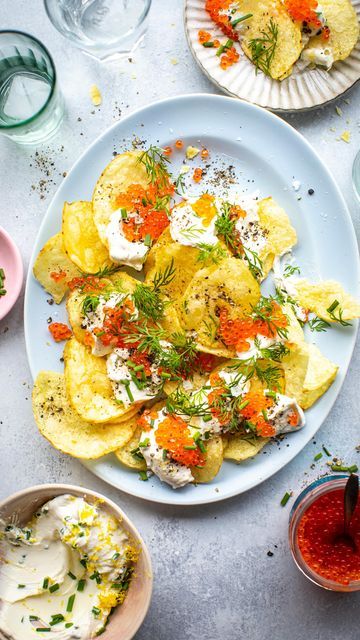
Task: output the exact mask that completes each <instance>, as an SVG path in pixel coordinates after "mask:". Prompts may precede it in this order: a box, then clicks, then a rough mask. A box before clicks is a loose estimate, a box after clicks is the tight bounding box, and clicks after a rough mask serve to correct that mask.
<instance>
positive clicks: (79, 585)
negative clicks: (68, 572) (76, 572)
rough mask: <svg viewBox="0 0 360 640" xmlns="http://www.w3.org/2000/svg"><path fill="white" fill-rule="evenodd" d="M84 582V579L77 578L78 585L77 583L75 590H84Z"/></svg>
mask: <svg viewBox="0 0 360 640" xmlns="http://www.w3.org/2000/svg"><path fill="white" fill-rule="evenodd" d="M90 579H91V578H90ZM85 584H86V580H84V579H83V580H79V582H78V585H77V590H78V591H84V587H85Z"/></svg>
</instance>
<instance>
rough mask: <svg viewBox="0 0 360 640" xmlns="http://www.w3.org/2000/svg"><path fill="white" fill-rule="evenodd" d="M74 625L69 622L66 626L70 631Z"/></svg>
mask: <svg viewBox="0 0 360 640" xmlns="http://www.w3.org/2000/svg"><path fill="white" fill-rule="evenodd" d="M73 624H74V623H73V622H67V623H66V624H65V629H70V627H72V626H73Z"/></svg>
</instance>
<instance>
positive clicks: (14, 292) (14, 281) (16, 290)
mask: <svg viewBox="0 0 360 640" xmlns="http://www.w3.org/2000/svg"><path fill="white" fill-rule="evenodd" d="M2 243H4V244H6V245H7V248H8V252H9V255H10V256H11V264H10V265H7V268H6V274H5V275H6V276H7V280H8V284H9V285H10V286H9V288H7V286H6V284H7V283H6V281H5V288H6V289H7V294H6V296H4V297H3V298H1V299H0V320H2V319H3V318H5V316H6V315H7V314H8V313H9V311H10V310H11V309H12V308H13V306H14V304H15V302H16V300H17V299H18V297H19V295H20V291H21V287H22V283H23V275H24V269H23V263H22V258H21V255H20V251H19V249H18V248H17V246H16V244H15V242H14V240H13V239H12V238H11V236H9V234H8V232H7V231H5V229H4V228H3V227H0V249H1V244H2ZM0 262H1V251H0ZM1 266H3V265H2V264H0V267H1Z"/></svg>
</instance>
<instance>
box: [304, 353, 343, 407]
mask: <svg viewBox="0 0 360 640" xmlns="http://www.w3.org/2000/svg"><path fill="white" fill-rule="evenodd" d="M307 347H308V353H309V363H308V367H307V371H306V377H305V381H304V385H303V392H302V396H301V400H300V404H301V406H302V408H303V409H310V407H311V406H312V405H313V404H314V403H315V402H316V401H317V400H318V399H319V398H321V396H322V395H324V393H325V392H326V391H327V390H328V388H329V387H330V385H331V384H332V383H333V382H334V380H335V378H336V374H337V372H338V368H339V367H338V366H337V365H336V364H334V363H333V362H331V361H330V360H328V359H327V358H326V357H325V356H323V354H322V353H321V351H320V350H319V349H318V347H316V346H315V345H314V344H308V345H307Z"/></svg>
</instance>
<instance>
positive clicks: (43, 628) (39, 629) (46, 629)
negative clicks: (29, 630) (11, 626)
mask: <svg viewBox="0 0 360 640" xmlns="http://www.w3.org/2000/svg"><path fill="white" fill-rule="evenodd" d="M35 631H42V632H45V631H46V632H49V631H51V627H39V628H38V629H35Z"/></svg>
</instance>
